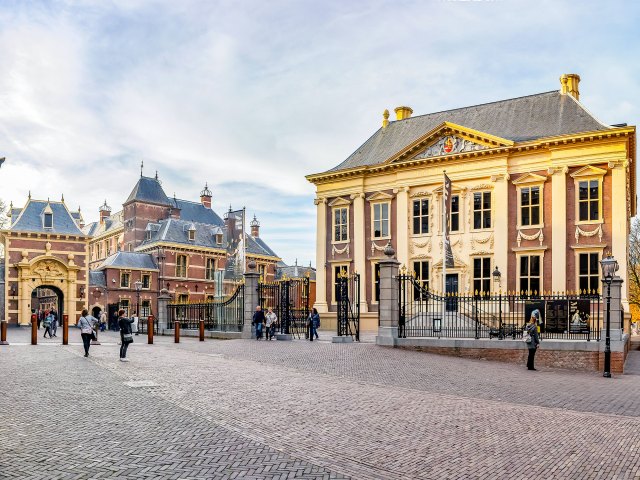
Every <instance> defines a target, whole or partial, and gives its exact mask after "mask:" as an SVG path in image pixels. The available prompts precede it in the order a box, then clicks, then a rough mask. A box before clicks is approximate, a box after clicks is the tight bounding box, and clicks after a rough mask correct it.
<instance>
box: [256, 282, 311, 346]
mask: <svg viewBox="0 0 640 480" xmlns="http://www.w3.org/2000/svg"><path fill="white" fill-rule="evenodd" d="M258 296H259V300H260V307H261V308H262V310H263V311H264V312H265V314H266V313H267V312H268V311H269V309H271V310H272V311H273V313H275V314H276V316H277V317H278V320H277V322H278V323H277V326H276V330H277V331H279V332H280V333H289V334H292V335H294V336H295V337H296V338H301V337H303V336H305V335H306V334H308V332H307V319H308V317H309V279H308V278H306V277H305V278H289V279H283V280H278V281H276V282H268V283H267V282H261V283H259V284H258Z"/></svg>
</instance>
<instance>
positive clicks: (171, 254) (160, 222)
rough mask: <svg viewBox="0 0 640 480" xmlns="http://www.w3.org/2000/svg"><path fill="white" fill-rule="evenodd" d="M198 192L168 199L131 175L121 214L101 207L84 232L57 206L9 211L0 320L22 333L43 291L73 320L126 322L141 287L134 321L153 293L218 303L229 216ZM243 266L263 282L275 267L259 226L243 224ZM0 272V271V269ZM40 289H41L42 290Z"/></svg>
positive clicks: (30, 203)
mask: <svg viewBox="0 0 640 480" xmlns="http://www.w3.org/2000/svg"><path fill="white" fill-rule="evenodd" d="M211 200H212V192H211V191H210V190H209V188H207V187H206V186H205V188H204V189H203V190H202V191H201V192H200V201H199V202H193V201H188V200H181V199H177V198H169V197H167V195H166V194H165V192H164V190H163V188H162V184H161V182H160V180H159V179H158V177H157V175H156V176H155V177H154V178H152V177H144V176H140V178H139V179H138V181H137V183H136V185H135V186H134V188H133V190H132V191H131V194H130V195H129V197H128V198H127V199H126V201H125V202H124V203H123V208H122V210H120V211H118V212H115V213H112V212H111V208H110V207H109V206H108V205H107V202H106V201H105V203H104V204H103V205H102V207H101V208H100V219H99V221H97V222H94V223H90V224H88V225H85V224H84V220H83V218H82V215H81V213H80V211H77V212H72V211H70V210H69V209H68V208H67V206H66V205H65V202H64V198H63V199H62V200H61V201H60V202H54V201H49V200H45V201H42V200H34V199H32V198H31V196H29V198H28V200H27V203H26V205H25V206H24V207H22V208H11V210H10V212H9V213H10V226H9V228H8V229H6V230H3V231H1V232H0V237H1V238H2V241H3V245H4V247H5V258H4V259H3V260H4V261H3V264H4V278H3V279H2V280H4V294H5V295H4V298H5V301H4V305H5V318H6V320H7V321H8V322H9V323H11V324H18V323H19V324H23V325H25V324H28V323H29V322H30V314H31V309H32V308H34V306H35V305H36V304H37V303H40V302H38V300H37V297H36V295H37V292H40V291H44V292H50V291H53V293H55V294H56V295H57V297H58V299H59V304H58V310H59V311H60V312H61V313H63V314H68V315H69V318H70V319H73V321H75V320H76V319H77V318H78V317H79V315H80V312H81V311H82V309H83V308H89V309H90V310H93V312H94V313H96V314H97V313H98V312H99V311H107V310H109V308H110V309H111V311H112V312H113V311H114V310H116V309H118V308H123V309H125V311H127V313H129V314H132V313H133V310H134V309H135V308H136V304H137V301H138V294H137V291H136V289H135V284H136V282H140V283H141V290H140V307H141V311H140V313H141V314H142V315H144V316H146V315H148V314H151V313H154V312H155V311H156V308H157V297H158V294H159V292H160V290H166V291H167V292H168V293H169V294H170V295H172V297H173V299H174V300H175V301H179V302H199V301H200V302H202V301H207V300H209V299H211V298H215V297H219V296H223V295H225V294H226V293H228V291H229V290H231V289H233V286H234V285H235V283H234V282H232V281H229V280H228V279H225V267H226V262H227V245H228V243H229V238H228V235H229V232H230V231H234V225H230V222H231V223H233V222H234V221H235V218H234V217H233V215H229V218H227V215H225V218H221V217H220V216H219V215H218V214H217V213H216V212H215V211H213V210H212V208H211ZM247 223H249V225H248V226H250V228H251V233H250V234H249V233H246V232H244V241H245V251H246V260H247V261H249V260H253V261H255V262H256V265H257V269H258V271H259V272H260V273H261V275H262V278H263V280H265V281H273V280H274V279H275V278H276V275H277V270H278V269H279V268H285V267H286V265H284V264H283V263H282V262H281V259H280V258H279V257H278V255H277V254H276V253H275V252H273V250H271V248H270V247H269V246H268V245H267V244H266V243H265V242H264V241H263V240H262V239H261V238H260V223H259V222H258V220H257V219H256V218H255V217H254V218H253V220H252V221H250V222H247ZM0 273H2V269H0ZM44 287H46V288H44Z"/></svg>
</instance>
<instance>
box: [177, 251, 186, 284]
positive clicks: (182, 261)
mask: <svg viewBox="0 0 640 480" xmlns="http://www.w3.org/2000/svg"><path fill="white" fill-rule="evenodd" d="M176 277H181V278H186V277H187V256H186V255H176Z"/></svg>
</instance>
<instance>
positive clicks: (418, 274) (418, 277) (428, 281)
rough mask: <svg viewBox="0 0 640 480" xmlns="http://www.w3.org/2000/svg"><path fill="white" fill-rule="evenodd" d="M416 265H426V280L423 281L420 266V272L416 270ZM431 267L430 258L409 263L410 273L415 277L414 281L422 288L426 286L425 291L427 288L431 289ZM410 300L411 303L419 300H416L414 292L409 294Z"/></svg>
mask: <svg viewBox="0 0 640 480" xmlns="http://www.w3.org/2000/svg"><path fill="white" fill-rule="evenodd" d="M416 263H418V264H422V263H426V264H427V279H426V280H425V279H424V278H423V277H422V265H421V266H420V270H419V271H418V270H416ZM431 267H432V262H431V259H430V258H424V259H423V258H420V259H417V258H416V259H414V260H412V261H411V268H412V272H413V274H414V276H415V279H416V281H417V282H418V283H419V284H420V285H421V286H423V287H424V285H425V283H426V284H427V290H429V288H430V287H431ZM411 295H412V296H411V300H412V301H417V300H419V299H417V298H416V294H415V290H414V293H412V294H411Z"/></svg>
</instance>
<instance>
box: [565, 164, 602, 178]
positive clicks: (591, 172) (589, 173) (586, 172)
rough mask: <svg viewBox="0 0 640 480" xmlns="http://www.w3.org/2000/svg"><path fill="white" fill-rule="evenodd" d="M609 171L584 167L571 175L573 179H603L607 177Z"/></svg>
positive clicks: (589, 166)
mask: <svg viewBox="0 0 640 480" xmlns="http://www.w3.org/2000/svg"><path fill="white" fill-rule="evenodd" d="M606 173H607V171H606V170H603V169H602V168H598V167H592V166H591V165H587V166H586V167H582V168H581V169H579V170H576V171H575V172H573V173H572V174H571V176H572V177H573V178H579V177H602V176H604V175H606Z"/></svg>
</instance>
